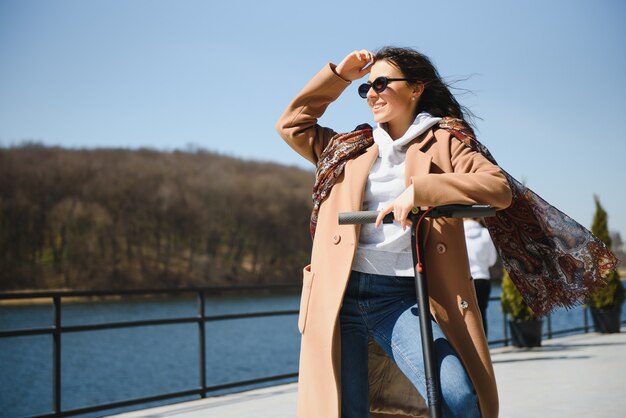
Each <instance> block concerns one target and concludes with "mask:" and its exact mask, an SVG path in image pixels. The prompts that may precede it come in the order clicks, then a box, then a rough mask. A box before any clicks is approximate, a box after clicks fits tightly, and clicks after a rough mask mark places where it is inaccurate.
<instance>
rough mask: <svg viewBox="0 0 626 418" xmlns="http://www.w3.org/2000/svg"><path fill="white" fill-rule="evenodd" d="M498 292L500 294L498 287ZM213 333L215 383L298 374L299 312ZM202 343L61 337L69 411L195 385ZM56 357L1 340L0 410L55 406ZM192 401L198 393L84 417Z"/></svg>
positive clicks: (192, 332) (37, 319) (0, 309)
mask: <svg viewBox="0 0 626 418" xmlns="http://www.w3.org/2000/svg"><path fill="white" fill-rule="evenodd" d="M494 294H495V295H497V294H499V289H498V288H495V289H494V292H492V295H494ZM298 307H299V295H275V296H253V297H220V298H207V300H206V308H205V309H206V314H207V315H215V314H226V313H244V312H262V311H274V310H296V309H298ZM62 312H63V316H62V321H63V325H65V326H67V325H83V324H97V323H106V322H116V321H131V320H143V319H161V318H175V317H186V316H194V315H196V313H197V305H196V301H195V299H174V300H172V299H169V300H154V301H145V300H143V301H120V302H89V303H87V302H86V303H64V304H63V309H62ZM625 316H626V312H623V316H622V317H623V318H624V317H625ZM582 318H583V313H582V308H577V309H573V310H570V311H567V310H560V311H557V312H556V313H555V314H554V315H553V316H552V328H553V330H554V331H556V330H559V329H565V328H573V327H578V326H582V324H583V319H582ZM488 321H489V339H490V340H498V339H502V338H503V326H502V315H501V313H500V307H499V303H498V302H492V303H491V306H490V308H489V309H488ZM50 325H52V307H51V305H46V304H44V305H23V306H0V329H1V330H8V329H23V328H39V327H48V326H50ZM545 331H546V327H545V325H544V332H545ZM206 335H207V337H206V354H207V385H208V386H212V385H218V384H222V383H229V382H233V381H240V380H247V379H254V378H259V377H266V376H270V375H278V374H286V373H294V372H297V369H298V353H299V344H300V334H299V333H298V329H297V316H296V315H290V316H278V317H263V318H250V319H236V320H227V321H218V322H208V323H207V324H206ZM198 350H199V347H198V326H197V325H196V324H178V325H159V326H150V327H140V328H127V329H116V330H102V331H88V332H76V333H68V334H63V336H62V354H61V362H62V407H63V410H68V409H75V408H80V407H86V406H91V405H96V404H102V403H108V402H116V401H123V400H125V399H132V398H138V397H145V396H151V395H158V394H162V393H167V392H175V391H183V390H188V389H194V388H197V387H198V386H199V372H198V368H199V359H198V357H199V354H198ZM51 362H52V337H51V336H50V335H43V336H27V337H16V338H1V339H0V407H1V408H0V416H2V417H26V416H31V415H37V414H45V413H49V412H51V411H52V364H51ZM239 390H241V389H239ZM231 391H232V390H231ZM222 393H223V392H222ZM187 399H189V400H190V399H197V398H196V397H189V398H177V399H173V400H169V401H162V402H156V403H151V404H146V405H143V406H141V407H140V406H134V407H127V408H122V409H116V410H109V411H104V412H100V413H96V414H89V415H83V416H85V417H87V416H94V417H95V416H102V415H105V414H111V413H113V412H121V411H128V410H134V409H139V408H145V407H148V406H155V405H160V404H165V403H173V402H178V401H182V400H187Z"/></svg>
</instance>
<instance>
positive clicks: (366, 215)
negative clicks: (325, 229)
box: [339, 205, 496, 225]
mask: <svg viewBox="0 0 626 418" xmlns="http://www.w3.org/2000/svg"><path fill="white" fill-rule="evenodd" d="M379 213H380V212H378V211H375V210H368V211H358V212H342V213H340V214H339V225H351V224H356V225H362V224H371V223H374V222H376V218H377V217H378V214H379ZM421 213H423V212H421V211H420V212H418V213H417V214H415V215H416V216H420V214H421ZM495 214H496V210H495V209H494V208H492V207H491V206H489V205H471V206H470V205H444V206H437V207H435V208H433V209H432V210H430V211H429V212H428V213H426V215H425V216H426V217H427V218H486V217H489V216H494V215H495ZM392 222H393V212H392V213H388V214H387V215H385V217H384V218H383V223H392Z"/></svg>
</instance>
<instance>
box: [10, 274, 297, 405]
mask: <svg viewBox="0 0 626 418" xmlns="http://www.w3.org/2000/svg"><path fill="white" fill-rule="evenodd" d="M299 288H300V286H297V285H270V286H238V287H206V288H186V289H159V290H153V289H137V290H113V291H52V292H24V293H0V300H16V299H42V298H51V299H52V307H53V319H54V323H53V325H52V326H50V327H45V328H30V329H16V330H8V331H0V338H9V337H23V336H32V335H52V341H53V348H52V402H53V412H51V413H48V414H44V415H34V416H32V417H31V418H44V417H69V416H75V415H81V414H88V413H93V412H98V411H104V410H109V409H115V408H123V407H127V406H133V405H140V404H145V403H149V402H155V401H162V400H167V399H174V398H181V397H186V396H199V397H200V398H205V397H206V395H207V393H209V392H216V391H220V390H224V389H231V388H237V387H243V386H249V385H256V384H260V383H266V382H273V381H280V380H286V379H295V378H296V377H297V376H298V374H297V373H288V374H281V375H274V376H267V377H262V378H257V379H250V380H243V381H237V382H232V383H226V384H221V385H214V386H207V384H206V345H205V341H206V328H205V324H206V323H207V322H212V321H226V320H235V319H244V318H259V317H268V316H282V315H297V314H298V310H283V311H267V312H255V313H241V314H228V315H211V316H207V315H206V313H205V296H206V295H211V294H213V295H215V294H223V293H225V292H255V291H274V292H275V291H297V290H299ZM180 294H195V297H196V299H197V304H198V312H197V315H196V316H190V317H180V318H163V319H150V320H142V321H126V322H108V323H103V324H94V325H73V326H63V325H62V324H61V313H62V306H63V305H62V300H63V299H64V298H77V297H79V298H80V297H107V296H150V295H167V296H173V295H180ZM189 323H197V324H198V346H199V356H198V357H199V371H200V373H199V375H200V382H199V387H197V388H195V389H189V390H184V391H178V392H169V393H165V394H161V395H156V396H149V397H142V398H135V399H128V400H125V401H120V402H111V403H106V404H100V405H94V406H89V407H84V408H77V409H68V410H62V407H61V395H62V394H61V349H62V344H61V341H62V340H61V335H62V334H67V333H76V332H88V331H100V330H105V329H120V328H131V327H147V326H155V325H172V324H189Z"/></svg>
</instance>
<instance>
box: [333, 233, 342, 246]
mask: <svg viewBox="0 0 626 418" xmlns="http://www.w3.org/2000/svg"><path fill="white" fill-rule="evenodd" d="M339 241H341V235H339V234H336V235H334V236H333V244H339Z"/></svg>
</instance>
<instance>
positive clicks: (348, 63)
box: [336, 49, 374, 81]
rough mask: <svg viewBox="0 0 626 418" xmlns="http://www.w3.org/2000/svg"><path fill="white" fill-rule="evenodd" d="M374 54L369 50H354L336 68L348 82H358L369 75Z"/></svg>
mask: <svg viewBox="0 0 626 418" xmlns="http://www.w3.org/2000/svg"><path fill="white" fill-rule="evenodd" d="M373 60H374V54H373V53H372V52H371V51H368V50H367V49H361V50H354V51H352V52H351V53H349V54H348V55H347V56H346V57H345V58H344V59H343V60H342V61H341V62H340V63H339V65H338V66H337V67H336V71H337V74H339V76H341V77H342V78H344V79H345V80H348V81H353V80H356V79H357V78H361V77H363V76H364V75H365V74H367V73H369V71H370V67H371V65H370V64H371V63H372V62H373Z"/></svg>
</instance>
